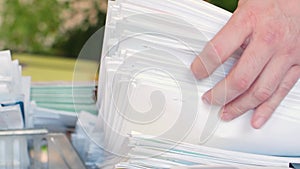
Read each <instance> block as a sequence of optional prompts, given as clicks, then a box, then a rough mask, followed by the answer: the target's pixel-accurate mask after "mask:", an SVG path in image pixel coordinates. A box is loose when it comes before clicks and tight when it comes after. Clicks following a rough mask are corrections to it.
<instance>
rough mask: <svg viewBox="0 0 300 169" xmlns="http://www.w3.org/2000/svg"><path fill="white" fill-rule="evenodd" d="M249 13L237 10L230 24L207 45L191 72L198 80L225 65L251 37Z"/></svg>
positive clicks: (192, 66)
mask: <svg viewBox="0 0 300 169" xmlns="http://www.w3.org/2000/svg"><path fill="white" fill-rule="evenodd" d="M247 13H248V11H241V10H237V11H236V12H235V13H234V14H233V15H232V17H231V18H230V20H229V21H228V23H227V24H226V25H225V26H224V27H223V28H222V29H221V30H220V32H218V33H217V35H216V36H215V37H214V38H213V39H212V40H211V41H210V42H209V43H207V44H206V46H205V47H204V49H203V51H202V52H201V53H200V54H199V55H198V56H197V57H196V58H195V59H194V61H193V63H192V65H191V70H192V72H193V73H194V75H195V77H196V78H197V79H202V78H205V77H207V76H209V75H210V74H211V73H212V72H213V71H215V69H216V68H217V67H218V66H220V65H221V64H222V63H224V62H225V61H226V60H227V59H228V58H229V57H230V56H231V55H232V54H233V53H234V51H235V50H237V49H238V48H239V47H240V46H241V45H242V44H243V42H244V41H245V40H246V39H247V37H248V36H249V35H250V33H251V31H252V28H251V20H252V18H251V17H250V18H249V17H247V16H249V15H247Z"/></svg>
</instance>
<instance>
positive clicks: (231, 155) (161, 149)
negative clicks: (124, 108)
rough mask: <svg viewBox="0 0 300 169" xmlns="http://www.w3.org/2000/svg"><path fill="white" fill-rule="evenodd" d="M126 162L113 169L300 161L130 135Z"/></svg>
mask: <svg viewBox="0 0 300 169" xmlns="http://www.w3.org/2000/svg"><path fill="white" fill-rule="evenodd" d="M129 146H131V147H132V149H131V150H130V152H129V160H128V161H127V162H122V163H119V164H118V165H116V168H134V169H138V168H141V169H142V168H143V169H144V168H174V169H175V168H178V169H180V168H182V169H184V168H185V169H188V168H191V169H192V168H197V169H201V168H205V169H208V168H209V167H213V166H214V167H213V169H224V168H225V169H267V168H268V169H280V168H282V169H284V168H289V166H291V165H293V164H291V162H300V159H299V158H288V157H275V156H274V157H273V156H265V155H256V154H249V153H242V152H236V151H228V150H221V149H216V148H211V147H206V146H201V145H193V144H188V143H179V142H174V141H170V140H166V139H159V138H155V137H151V136H146V135H140V134H132V135H131V137H130V142H129Z"/></svg>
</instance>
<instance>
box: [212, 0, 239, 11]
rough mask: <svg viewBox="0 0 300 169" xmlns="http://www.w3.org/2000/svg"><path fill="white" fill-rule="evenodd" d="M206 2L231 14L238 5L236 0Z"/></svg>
mask: <svg viewBox="0 0 300 169" xmlns="http://www.w3.org/2000/svg"><path fill="white" fill-rule="evenodd" d="M207 1H208V2H210V3H212V4H214V5H216V6H219V7H221V8H223V9H226V10H228V11H230V12H233V11H234V10H235V9H236V7H237V4H238V0H207Z"/></svg>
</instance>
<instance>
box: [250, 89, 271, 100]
mask: <svg viewBox="0 0 300 169" xmlns="http://www.w3.org/2000/svg"><path fill="white" fill-rule="evenodd" d="M272 93H273V90H272V89H271V88H268V87H261V88H259V89H258V90H256V91H255V92H254V93H253V97H254V98H255V99H256V100H258V101H259V102H263V101H265V100H267V99H268V98H269V97H271V95H272Z"/></svg>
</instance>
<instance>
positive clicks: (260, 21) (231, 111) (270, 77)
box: [191, 0, 300, 129]
mask: <svg viewBox="0 0 300 169" xmlns="http://www.w3.org/2000/svg"><path fill="white" fill-rule="evenodd" d="M238 49H242V50H243V53H242V55H241V56H240V58H239V59H238V62H237V63H236V64H235V65H234V67H233V68H232V69H231V71H230V72H229V74H228V75H227V76H226V77H225V78H224V79H223V80H222V81H220V82H219V83H217V84H216V85H215V86H214V87H213V88H212V89H211V90H209V91H207V92H206V93H205V94H204V95H203V96H202V100H203V101H204V102H205V103H208V104H214V105H220V106H222V109H221V118H222V119H223V120H224V121H230V120H232V119H234V118H236V117H238V116H240V115H242V114H243V113H245V112H247V111H248V110H254V114H253V116H252V120H251V124H252V126H253V127H254V128H256V129H258V128H261V127H262V126H263V125H264V124H265V123H266V121H267V120H268V119H269V118H270V117H271V115H272V113H273V112H274V111H275V109H276V108H277V107H278V105H279V104H280V102H281V101H282V100H283V99H284V98H285V96H286V95H287V94H288V92H289V91H290V90H291V89H292V88H293V86H294V85H295V83H296V82H297V81H298V79H299V77H300V1H299V0H263V1H262V0H240V1H239V5H238V8H237V10H236V11H235V12H234V13H233V16H232V17H231V19H230V20H229V21H228V23H227V24H226V25H225V26H224V27H223V28H222V29H221V30H220V32H219V33H217V35H216V36H215V37H214V38H213V39H212V40H211V41H210V42H209V43H208V44H207V45H206V47H205V48H204V50H203V51H202V52H201V53H200V55H199V56H198V57H196V58H195V60H194V61H193V63H192V65H191V70H192V72H193V73H194V75H195V77H196V78H197V79H203V78H206V77H208V76H209V75H210V74H211V73H213V72H214V70H215V69H216V68H217V67H219V66H220V65H221V64H222V63H224V62H225V61H226V60H227V59H228V58H229V57H230V56H231V55H232V54H233V53H234V52H235V51H236V50H238Z"/></svg>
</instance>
